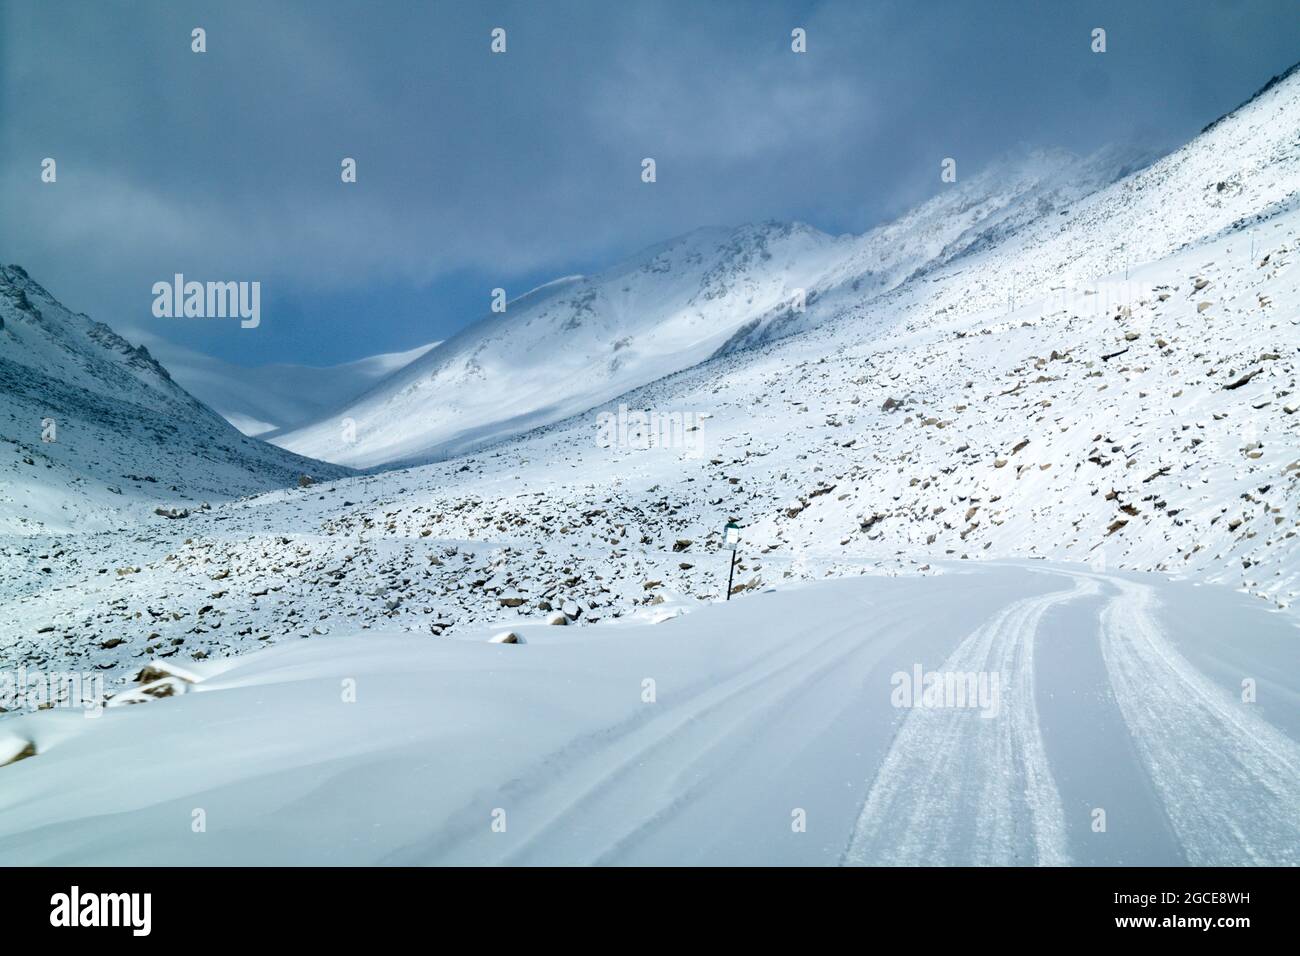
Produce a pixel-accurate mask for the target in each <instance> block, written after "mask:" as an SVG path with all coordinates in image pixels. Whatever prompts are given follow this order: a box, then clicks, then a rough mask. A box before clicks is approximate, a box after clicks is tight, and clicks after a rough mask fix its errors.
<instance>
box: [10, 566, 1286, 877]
mask: <svg viewBox="0 0 1300 956" xmlns="http://www.w3.org/2000/svg"><path fill="white" fill-rule="evenodd" d="M945 571H946V572H947V573H943V574H940V575H938V576H929V577H884V576H863V577H855V578H844V579H840V580H831V581H824V582H819V583H816V584H805V585H799V586H794V587H791V588H788V589H780V590H776V591H771V592H764V593H755V594H750V595H745V596H743V597H742V598H739V599H737V600H735V601H732V602H730V604H725V605H724V604H715V605H711V606H705V607H702V608H700V609H698V610H695V611H693V612H692V613H688V614H685V615H683V616H680V617H676V618H673V619H671V620H667V621H664V622H662V623H658V624H646V623H641V624H627V623H623V624H615V625H603V624H602V625H598V626H596V627H592V628H581V629H577V628H558V627H545V626H541V625H537V626H525V627H523V628H516V630H517V631H519V632H520V633H521V634H523V635H524V636H525V637H526V639H527V643H526V644H523V645H514V646H511V645H496V644H487V643H485V642H483V639H484V638H485V637H486V636H488V634H490V633H491V631H490V630H485V631H483V632H482V633H481V634H478V635H474V634H466V635H465V638H466V639H464V640H446V639H433V638H425V639H419V638H412V637H409V636H384V635H375V634H368V635H362V636H357V637H327V638H322V639H312V640H308V641H299V642H294V643H284V644H280V645H277V646H275V647H273V648H270V649H268V650H267V651H265V652H262V653H258V654H252V655H248V656H244V657H240V658H235V659H231V660H226V661H221V662H211V663H207V664H201V665H198V666H199V667H200V668H206V670H201V671H200V672H199V676H201V677H202V678H203V679H202V680H201V681H200V682H199V683H198V684H195V685H192V688H193V689H192V692H190V693H187V694H184V695H183V696H181V697H179V698H173V699H167V700H160V701H156V702H151V703H148V704H145V705H141V706H135V707H125V708H110V709H109V710H108V711H107V712H105V713H104V715H103V716H101V717H99V718H95V719H86V718H84V717H83V716H81V715H80V714H79V713H76V712H68V711H46V712H43V713H40V714H36V715H25V716H10V717H8V718H5V719H3V720H0V744H4V743H5V739H6V738H13V737H15V736H16V737H19V738H21V739H26V740H31V741H32V742H34V744H35V746H36V749H37V756H35V757H33V758H30V759H26V760H23V761H20V762H18V763H15V764H11V765H9V766H7V767H3V768H0V862H4V863H71V862H78V863H105V864H123V863H137V864H138V863H159V862H165V863H176V864H199V863H214V864H222V863H234V862H238V863H242V864H249V863H317V864H323V863H417V864H426V863H470V864H496V863H521V864H541V863H559V864H577V863H620V864H636V863H647V864H667V863H682V864H689V863H734V864H757V863H786V864H836V863H848V864H881V863H884V864H987V863H992V864H1012V865H1016V864H1048V865H1052V864H1066V863H1075V864H1092V863H1121V864H1143V863H1152V864H1159V863H1175V864H1178V863H1196V864H1234V863H1274V864H1277V863H1290V864H1296V863H1300V746H1298V745H1297V739H1298V738H1300V706H1297V703H1298V702H1300V693H1298V691H1300V667H1297V666H1296V664H1297V659H1298V656H1300V655H1298V654H1297V646H1298V645H1297V637H1298V636H1300V635H1297V628H1296V625H1295V620H1294V616H1293V615H1288V614H1285V613H1277V612H1272V611H1269V610H1267V609H1266V608H1265V607H1264V606H1263V605H1262V604H1261V603H1259V602H1256V601H1253V600H1252V599H1250V598H1248V597H1246V596H1244V595H1241V594H1237V593H1234V592H1231V591H1228V590H1225V589H1220V588H1217V587H1204V586H1201V587H1198V586H1196V585H1193V584H1191V583H1187V582H1169V581H1167V580H1166V579H1164V578H1158V577H1155V576H1137V575H1124V576H1117V575H1105V574H1097V573H1093V572H1091V571H1088V570H1086V569H1080V568H1068V567H1063V566H1048V565H1045V564H1043V563H1040V562H1033V563H1028V564H989V565H981V566H975V565H970V564H956V565H952V566H949V567H948V568H946V569H945ZM1223 621H1231V622H1232V623H1231V627H1232V634H1231V637H1232V640H1230V641H1229V640H1224V635H1223V633H1222V630H1221V628H1222V622H1223ZM476 636H477V638H478V639H477V640H476V639H474V638H475V637H476ZM918 669H920V670H921V671H922V672H924V673H929V672H937V673H938V674H939V675H940V679H942V677H943V675H945V674H947V675H963V676H965V677H969V678H970V680H971V683H970V685H969V686H970V688H971V689H972V693H971V695H970V697H969V698H968V699H966V700H964V701H960V703H962V704H964V705H963V706H899V704H900V703H913V704H914V703H916V702H917V700H918V699H919V695H918V696H915V697H913V698H912V699H911V701H905V700H901V699H900V691H901V690H902V689H905V688H906V686H907V685H908V682H909V681H910V680H911V679H912V677H913V676H914V675H915V674H916V673H917V671H918ZM981 681H983V683H980V682H981ZM1243 681H1245V682H1253V683H1248V684H1247V685H1246V686H1247V687H1248V688H1253V697H1254V699H1253V700H1250V701H1247V700H1243ZM977 685H978V686H979V687H980V688H981V692H980V693H978V694H977V693H975V692H974V688H975V687H976V686H977ZM1245 696H1246V697H1250V696H1251V694H1249V693H1246V694H1245ZM352 697H354V698H355V700H352V699H350V698H352ZM953 702H954V701H951V700H950V701H947V702H946V703H953ZM930 703H932V704H934V703H945V701H942V700H941V701H938V702H936V701H931V702H930ZM10 742H12V739H11V740H10Z"/></svg>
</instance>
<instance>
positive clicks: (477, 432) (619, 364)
mask: <svg viewBox="0 0 1300 956" xmlns="http://www.w3.org/2000/svg"><path fill="white" fill-rule="evenodd" d="M842 252H843V243H840V242H837V241H836V240H834V239H832V238H831V237H829V236H827V235H825V234H823V233H820V232H818V231H816V230H814V229H811V228H809V227H807V226H803V225H797V224H796V225H779V224H775V223H765V224H762V225H758V226H744V227H741V228H739V229H734V230H724V229H701V230H698V231H696V232H693V233H690V234H688V235H686V236H682V237H680V238H678V239H675V240H673V241H671V242H667V243H664V244H663V245H660V246H657V247H655V248H653V249H650V250H648V251H646V252H644V253H642V254H640V255H638V256H635V257H633V258H632V259H631V260H629V261H627V262H624V263H622V264H620V265H618V266H616V267H614V268H613V269H610V270H609V271H607V272H605V273H602V274H601V275H598V276H593V277H575V278H570V279H566V280H560V281H558V282H553V283H550V284H549V285H547V286H544V287H542V288H541V289H537V290H534V291H533V292H531V293H529V294H528V295H526V296H522V297H520V298H518V299H516V300H514V301H513V302H510V303H509V305H508V308H507V311H506V312H505V313H501V314H498V315H494V316H491V317H489V318H487V319H484V320H482V321H480V322H478V323H476V324H475V325H473V326H471V327H469V328H468V329H466V330H465V331H464V332H462V333H460V334H459V335H456V336H454V337H452V338H451V339H449V340H448V341H447V342H445V343H443V345H442V346H441V347H439V348H438V349H437V350H436V351H434V352H433V353H431V354H429V355H427V356H425V357H424V358H423V359H421V360H419V361H416V362H413V363H411V364H410V365H409V366H407V367H406V368H404V369H402V370H401V371H399V372H397V373H396V374H395V375H393V376H391V377H390V378H389V379H387V380H386V381H384V382H381V383H380V384H379V385H377V386H376V387H375V388H374V389H373V390H372V391H371V392H369V393H368V394H366V395H365V396H363V397H362V398H361V399H359V400H358V401H357V402H356V403H354V404H353V405H351V406H349V407H347V408H345V409H342V410H340V411H339V412H338V413H337V414H332V415H330V416H329V417H328V418H325V419H322V420H321V421H318V422H316V423H314V424H312V425H310V426H308V427H305V428H302V429H298V430H295V431H291V432H289V433H287V434H285V435H281V436H276V437H275V438H274V439H273V440H274V441H275V442H276V443H277V444H279V445H282V446H283V447H285V448H289V449H292V450H294V451H297V452H300V453H301V454H306V455H312V456H314V457H321V458H324V459H326V460H330V461H338V462H342V463H344V464H350V465H356V466H370V465H377V464H384V463H390V462H395V461H403V460H412V459H420V458H425V459H428V458H432V457H438V456H440V455H445V454H449V453H452V452H456V451H458V450H463V449H466V448H469V447H473V446H475V445H478V444H482V443H484V442H486V441H490V440H492V439H494V438H500V437H504V436H508V435H512V434H518V433H519V432H522V431H526V430H527V429H529V428H531V427H535V426H537V425H541V424H545V423H547V422H551V421H555V420H557V419H560V418H564V417H566V416H568V415H571V414H574V413H575V412H579V411H582V410H583V409H586V408H590V407H591V406H592V405H595V404H597V403H599V402H601V401H605V400H607V399H610V398H613V397H614V396H616V395H619V394H621V393H622V392H625V391H627V390H628V389H629V388H633V387H635V386H637V385H641V384H644V383H646V382H649V381H653V380H654V379H656V378H660V377H662V376H663V375H666V374H668V373H670V372H674V371H676V370H678V369H680V368H683V367H686V366H689V365H693V364H695V363H696V362H699V361H701V360H703V359H705V358H707V357H708V356H709V355H710V354H711V353H712V352H713V351H714V350H716V349H717V348H718V347H719V346H720V345H721V344H722V343H723V342H724V341H725V340H726V338H727V337H728V335H729V334H730V332H731V331H732V330H733V329H734V328H735V325H736V324H737V322H738V317H740V316H743V315H745V314H747V313H748V312H753V311H762V310H765V309H768V308H771V307H772V306H773V305H774V304H776V303H777V302H780V301H786V300H788V299H789V298H790V296H791V295H792V290H794V289H796V288H800V287H803V286H806V285H808V284H809V283H810V282H811V281H812V279H813V278H814V276H816V275H817V274H818V273H819V272H821V271H822V270H824V269H825V268H826V267H827V265H828V264H829V263H830V262H831V261H833V260H834V259H835V258H836V257H837V256H839V255H841V254H842ZM345 416H346V417H350V418H352V419H354V420H355V421H356V422H357V440H356V441H355V443H350V444H349V443H346V442H344V441H343V440H342V438H341V437H340V433H339V424H338V423H339V420H340V418H342V417H345Z"/></svg>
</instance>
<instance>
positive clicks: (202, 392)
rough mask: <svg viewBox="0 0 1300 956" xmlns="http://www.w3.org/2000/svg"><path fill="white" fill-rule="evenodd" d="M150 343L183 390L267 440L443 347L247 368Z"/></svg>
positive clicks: (155, 340) (160, 341) (154, 340)
mask: <svg viewBox="0 0 1300 956" xmlns="http://www.w3.org/2000/svg"><path fill="white" fill-rule="evenodd" d="M145 342H146V344H147V345H148V346H149V348H150V351H151V352H152V353H153V354H154V356H155V357H156V358H157V359H158V361H160V362H161V363H162V364H163V365H164V366H166V368H167V371H168V372H169V373H170V374H171V376H172V379H173V380H175V381H176V382H177V383H178V384H179V385H180V386H181V387H182V388H184V389H185V390H186V391H187V392H189V393H190V394H191V395H193V396H194V397H195V398H197V399H199V401H201V402H203V403H204V404H205V405H207V406H208V407H209V408H211V409H212V410H213V411H215V412H216V413H217V414H218V415H220V416H221V417H222V418H224V419H225V420H226V421H228V422H230V424H232V425H234V426H235V427H236V428H238V429H239V430H240V431H241V432H243V433H244V434H245V435H249V436H258V437H261V438H263V439H265V438H268V437H269V436H270V435H272V434H274V433H275V432H277V431H283V430H285V429H289V428H294V427H297V426H299V425H303V424H306V423H307V422H309V421H311V420H313V419H316V418H319V417H320V416H322V415H324V414H326V413H327V412H331V411H333V410H334V409H336V408H339V407H341V406H343V405H346V404H347V403H348V402H350V401H351V400H352V399H354V398H356V397H357V396H358V395H360V394H362V393H363V392H365V391H366V390H368V389H369V388H370V387H372V386H373V385H374V384H375V383H376V382H378V381H379V380H380V379H382V378H384V377H386V376H388V375H391V374H392V373H394V372H396V371H397V370H399V369H401V368H404V367H406V366H407V365H409V364H411V362H413V361H415V360H416V359H417V358H419V357H420V356H421V355H424V354H425V353H426V352H428V351H429V350H430V349H432V348H434V347H435V346H437V345H438V343H437V342H430V343H429V344H428V345H421V346H418V347H416V348H413V349H408V350H406V351H404V352H388V353H384V354H381V355H371V356H367V357H366V358H363V359H358V360H357V361H355V362H346V363H344V364H342V365H333V366H329V367H326V368H315V367H312V366H307V365H286V364H280V363H277V364H273V365H259V366H253V367H245V366H241V365H233V364H231V363H229V362H223V361H221V360H220V359H215V358H212V357H211V356H208V355H201V354H200V353H198V352H193V351H191V350H189V349H185V348H181V347H180V346H177V345H173V344H171V343H170V342H167V341H165V340H163V339H161V338H158V337H156V336H155V337H151V338H148V339H146V340H145Z"/></svg>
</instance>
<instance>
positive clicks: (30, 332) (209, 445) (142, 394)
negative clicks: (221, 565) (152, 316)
mask: <svg viewBox="0 0 1300 956" xmlns="http://www.w3.org/2000/svg"><path fill="white" fill-rule="evenodd" d="M47 419H48V420H52V421H53V422H54V431H53V433H51V434H50V436H49V437H52V438H53V439H54V440H53V441H46V440H45V437H44V435H43V428H42V422H43V421H45V420H47ZM0 438H2V439H3V442H4V444H3V445H0V449H3V448H7V449H8V451H7V452H0V454H3V457H0V529H3V530H4V531H6V532H19V533H25V534H31V533H37V532H40V531H43V530H67V529H71V528H74V527H75V528H77V529H82V530H89V529H94V528H101V527H111V526H114V525H116V524H117V523H119V521H120V513H121V512H122V510H123V509H130V508H133V507H135V506H142V507H152V506H153V505H156V504H158V503H162V502H166V503H170V505H185V504H189V505H196V504H198V503H199V501H200V500H201V499H208V498H212V499H217V498H229V497H233V496H237V495H242V494H249V493H252V492H256V491H264V490H266V489H268V488H273V487H276V486H278V485H287V484H291V483H292V482H294V481H295V480H296V479H297V477H298V476H299V475H301V474H304V473H311V474H314V475H316V476H318V477H322V478H327V477H337V476H338V475H340V474H343V473H344V470H343V469H340V468H338V467H336V466H332V465H323V464H322V463H320V462H313V461H308V460H307V459H304V458H301V457H299V456H297V455H293V454H289V453H286V452H284V451H282V450H280V449H278V448H274V447H272V446H269V445H265V444H263V443H261V442H254V441H252V440H250V439H248V438H245V437H243V436H242V435H240V434H239V433H238V432H237V431H235V430H234V429H233V428H231V427H230V426H229V425H228V424H227V423H226V422H224V421H223V420H222V419H221V418H219V417H218V416H217V415H215V414H214V413H213V412H212V411H211V410H210V409H208V408H207V407H206V406H204V405H203V404H201V403H200V402H198V401H196V400H195V399H194V398H193V397H192V396H190V395H189V394H188V393H187V392H185V390H184V389H182V388H181V387H180V386H179V385H177V384H176V383H175V382H174V381H172V379H171V377H170V376H169V375H168V373H167V371H166V369H164V368H163V367H162V366H161V365H159V364H158V362H157V361H156V360H155V359H154V358H153V357H152V356H151V355H150V354H149V352H148V350H147V349H145V348H144V347H143V346H140V347H133V346H132V345H131V344H130V343H128V342H127V341H126V340H125V339H123V338H121V337H120V336H118V335H117V334H116V333H114V332H113V331H112V330H111V329H110V328H109V327H108V326H106V325H104V324H102V323H99V322H94V321H92V320H91V319H89V318H88V317H87V316H85V315H79V314H73V313H71V312H69V311H67V310H66V309H64V308H63V307H62V306H61V305H60V304H59V303H58V302H57V301H55V299H54V298H53V297H52V296H51V295H50V294H49V293H48V292H46V291H45V290H44V289H43V288H41V286H39V285H38V284H37V283H35V282H34V281H32V279H31V278H30V277H28V275H27V274H26V272H24V271H23V270H22V269H21V268H20V267H18V266H6V267H4V268H2V269H0Z"/></svg>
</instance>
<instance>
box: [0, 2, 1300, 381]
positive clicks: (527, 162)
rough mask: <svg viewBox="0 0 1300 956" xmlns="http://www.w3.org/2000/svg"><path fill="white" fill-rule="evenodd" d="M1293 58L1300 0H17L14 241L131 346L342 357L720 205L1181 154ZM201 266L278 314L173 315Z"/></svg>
mask: <svg viewBox="0 0 1300 956" xmlns="http://www.w3.org/2000/svg"><path fill="white" fill-rule="evenodd" d="M196 26H201V27H203V28H204V29H206V31H207V45H208V52H206V53H204V54H195V53H192V52H191V50H190V31H191V29H192V28H193V27H196ZM497 26H500V27H503V28H505V29H506V30H507V52H506V53H505V54H504V55H493V54H492V53H491V52H490V50H489V42H490V36H489V34H490V31H491V30H492V28H493V27H497ZM794 27H803V28H805V29H806V30H807V32H808V52H807V54H804V55H796V54H794V53H792V52H791V51H790V31H791V29H792V28H794ZM1094 27H1103V28H1105V29H1106V31H1107V46H1108V50H1107V52H1106V53H1105V54H1100V55H1099V54H1094V53H1092V52H1091V50H1090V33H1091V31H1092V29H1093V28H1094ZM1296 60H1300V3H1297V2H1295V0H1200V2H1190V0H1178V2H1174V0H1170V2H1158V0H1142V2H1140V3H1139V2H1134V0H1117V2H1089V0H1073V2H1051V0H1025V2H1014V0H1004V2H998V0H992V2H974V0H964V2H961V0H957V2H933V3H925V2H923V0H907V2H896V3H894V2H878V0H873V2H870V3H868V2H842V3H841V2H827V3H814V2H797V3H796V2H777V0H770V2H762V0H745V2H739V0H737V2H725V0H714V2H709V3H703V2H681V3H670V2H644V0H619V2H617V3H610V2H605V0H599V2H598V0H591V2H581V0H527V2H521V3H488V2H473V3H470V2H461V3H439V2H432V3H430V2H419V3H417V2H414V0H403V2H391V3H390V2H379V0H370V2H364V3H358V2H351V0H349V2H338V3H335V2H328V0H314V2H301V3H284V2H279V3H277V2H273V0H259V2H240V0H226V2H221V3H205V2H175V0H167V2H148V0H137V2H130V3H125V2H122V3H118V2H108V0H83V2H64V0H0V260H3V261H7V262H17V263H19V264H21V265H24V266H25V267H27V269H28V271H29V272H30V273H31V274H32V276H33V277H34V278H36V279H37V280H38V281H40V282H42V283H43V284H44V285H46V286H47V287H48V288H49V289H50V291H51V292H52V293H54V295H55V296H56V297H58V298H60V299H62V300H63V301H64V302H65V303H66V304H67V305H69V306H70V307H72V308H75V309H79V310H84V311H86V312H88V313H90V314H91V315H92V316H93V317H95V318H98V319H102V320H104V321H107V322H109V323H110V324H111V325H113V326H114V327H115V328H118V329H119V330H121V331H123V332H124V333H125V334H127V335H128V337H129V336H130V334H131V332H132V331H133V330H143V331H147V332H150V333H152V334H155V335H161V336H163V337H165V338H169V339H172V340H174V341H176V342H178V343H181V344H185V345H188V346H190V347H193V348H198V349H200V350H202V351H207V352H210V353H212V354H215V355H219V356H220V357H222V358H225V359H227V360H230V361H234V362H238V363H241V364H248V365H255V364H261V363H263V362H269V361H290V362H302V363H307V364H332V363H335V362H340V361H347V360H350V359H354V358H359V357H361V356H363V355H366V354H371V353H374V352H379V351H393V350H398V349H405V348H410V347H412V346H415V345H417V344H420V343H423V342H427V341H430V340H432V339H436V338H443V337H445V336H447V335H448V334H450V333H451V332H453V331H455V330H456V329H459V328H461V327H463V326H464V325H465V324H467V323H468V322H470V321H473V320H474V319H475V318H477V317H478V316H480V315H481V314H483V313H484V312H485V311H486V309H487V307H488V304H489V295H490V290H491V289H492V288H493V287H495V286H503V287H505V288H506V289H507V290H508V292H509V294H510V295H511V296H514V295H517V294H520V293H522V292H524V291H526V290H527V289H528V288H529V287H531V286H533V285H536V284H537V283H539V282H541V281H546V280H549V279H551V278H554V277H556V276H558V275H564V274H569V273H574V272H592V271H597V270H599V269H601V268H603V267H605V266H607V265H609V264H611V263H612V262H614V261H616V260H617V259H618V258H620V257H621V256H623V255H626V254H629V253H632V252H635V251H636V250H638V249H640V248H642V247H644V246H646V245H649V244H651V243H654V242H658V241H661V240H663V239H665V238H668V237H670V236H673V235H675V234H678V233H681V232H685V231H687V230H689V229H693V228H695V227H698V226H703V225H730V224H738V223H741V222H745V221H751V220H758V219H767V218H776V219H801V220H804V221H806V222H809V223H811V224H813V225H815V226H818V227H819V228H822V229H824V230H827V231H829V232H845V231H853V232H860V231H862V230H864V229H866V228H869V227H870V226H872V225H874V224H876V223H878V222H880V221H882V220H886V219H889V218H892V217H893V216H894V215H896V214H898V213H899V212H901V211H903V210H904V209H906V208H907V207H909V206H911V205H913V204H915V203H916V202H918V201H921V200H923V199H925V198H926V197H927V196H928V195H930V194H931V192H932V191H934V190H935V189H937V188H939V185H940V183H939V178H938V166H939V162H940V160H941V159H942V158H943V157H945V156H953V157H956V158H957V160H958V164H959V166H958V169H959V173H966V174H970V173H973V172H976V171H978V170H979V169H981V168H982V167H984V166H985V165H987V164H989V163H990V162H993V161H995V160H996V158H997V157H998V156H1000V155H1002V154H1005V153H1007V152H1008V151H1012V150H1016V149H1019V148H1023V147H1025V146H1029V147H1054V146H1062V147H1065V148H1068V149H1071V150H1074V151H1077V152H1087V151H1091V150H1092V149H1094V148H1097V147H1099V146H1102V145H1105V144H1108V143H1131V144H1136V145H1141V146H1147V147H1155V148H1171V147H1174V146H1176V145H1178V144H1180V143H1181V142H1183V141H1185V140H1186V139H1188V138H1190V137H1191V136H1193V135H1195V133H1196V132H1197V131H1198V130H1199V129H1200V128H1201V127H1202V126H1204V125H1205V124H1206V123H1207V122H1209V121H1210V120H1212V119H1214V118H1215V117H1217V116H1218V115H1220V114H1221V113H1223V112H1225V111H1227V110H1229V109H1231V108H1232V107H1234V106H1236V105H1237V104H1238V103H1240V102H1241V101H1242V100H1244V99H1245V98H1246V97H1248V96H1249V95H1250V94H1251V93H1252V92H1253V91H1254V90H1255V89H1256V88H1258V87H1259V86H1260V85H1262V84H1263V83H1264V82H1265V81H1266V80H1267V79H1268V78H1269V77H1270V76H1272V75H1273V74H1275V73H1278V72H1280V71H1281V70H1283V69H1285V68H1286V67H1288V66H1290V65H1291V64H1292V63H1293V62H1295V61H1296ZM47 156H50V157H54V158H55V159H56V160H57V161H58V176H59V178H58V182H57V183H56V184H53V185H47V184H42V183H41V182H40V179H39V174H40V163H41V160H42V159H43V158H44V157H47ZM344 156H352V157H355V158H356V159H357V161H358V164H359V175H358V180H359V181H358V182H357V183H356V184H354V185H344V184H342V183H341V182H340V180H339V162H340V160H341V159H342V157H344ZM646 156H652V157H654V158H655V159H656V161H657V163H658V182H657V183H655V184H653V185H645V184H643V183H642V182H641V181H640V162H641V159H642V158H643V157H646ZM175 272H184V273H185V274H186V275H187V277H189V278H194V279H200V280H206V279H222V280H226V279H244V280H252V279H257V280H260V281H261V282H262V292H263V304H262V324H261V327H260V328H258V329H256V330H243V329H240V328H239V327H238V324H237V323H234V322H222V321H219V320H218V321H214V322H205V321H202V320H193V319H191V320H183V319H182V320H176V319H155V318H153V316H152V315H151V313H150V305H151V303H152V296H151V294H150V287H151V286H152V284H153V283H154V282H156V281H159V280H166V279H170V277H171V276H172V274H173V273H175Z"/></svg>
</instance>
